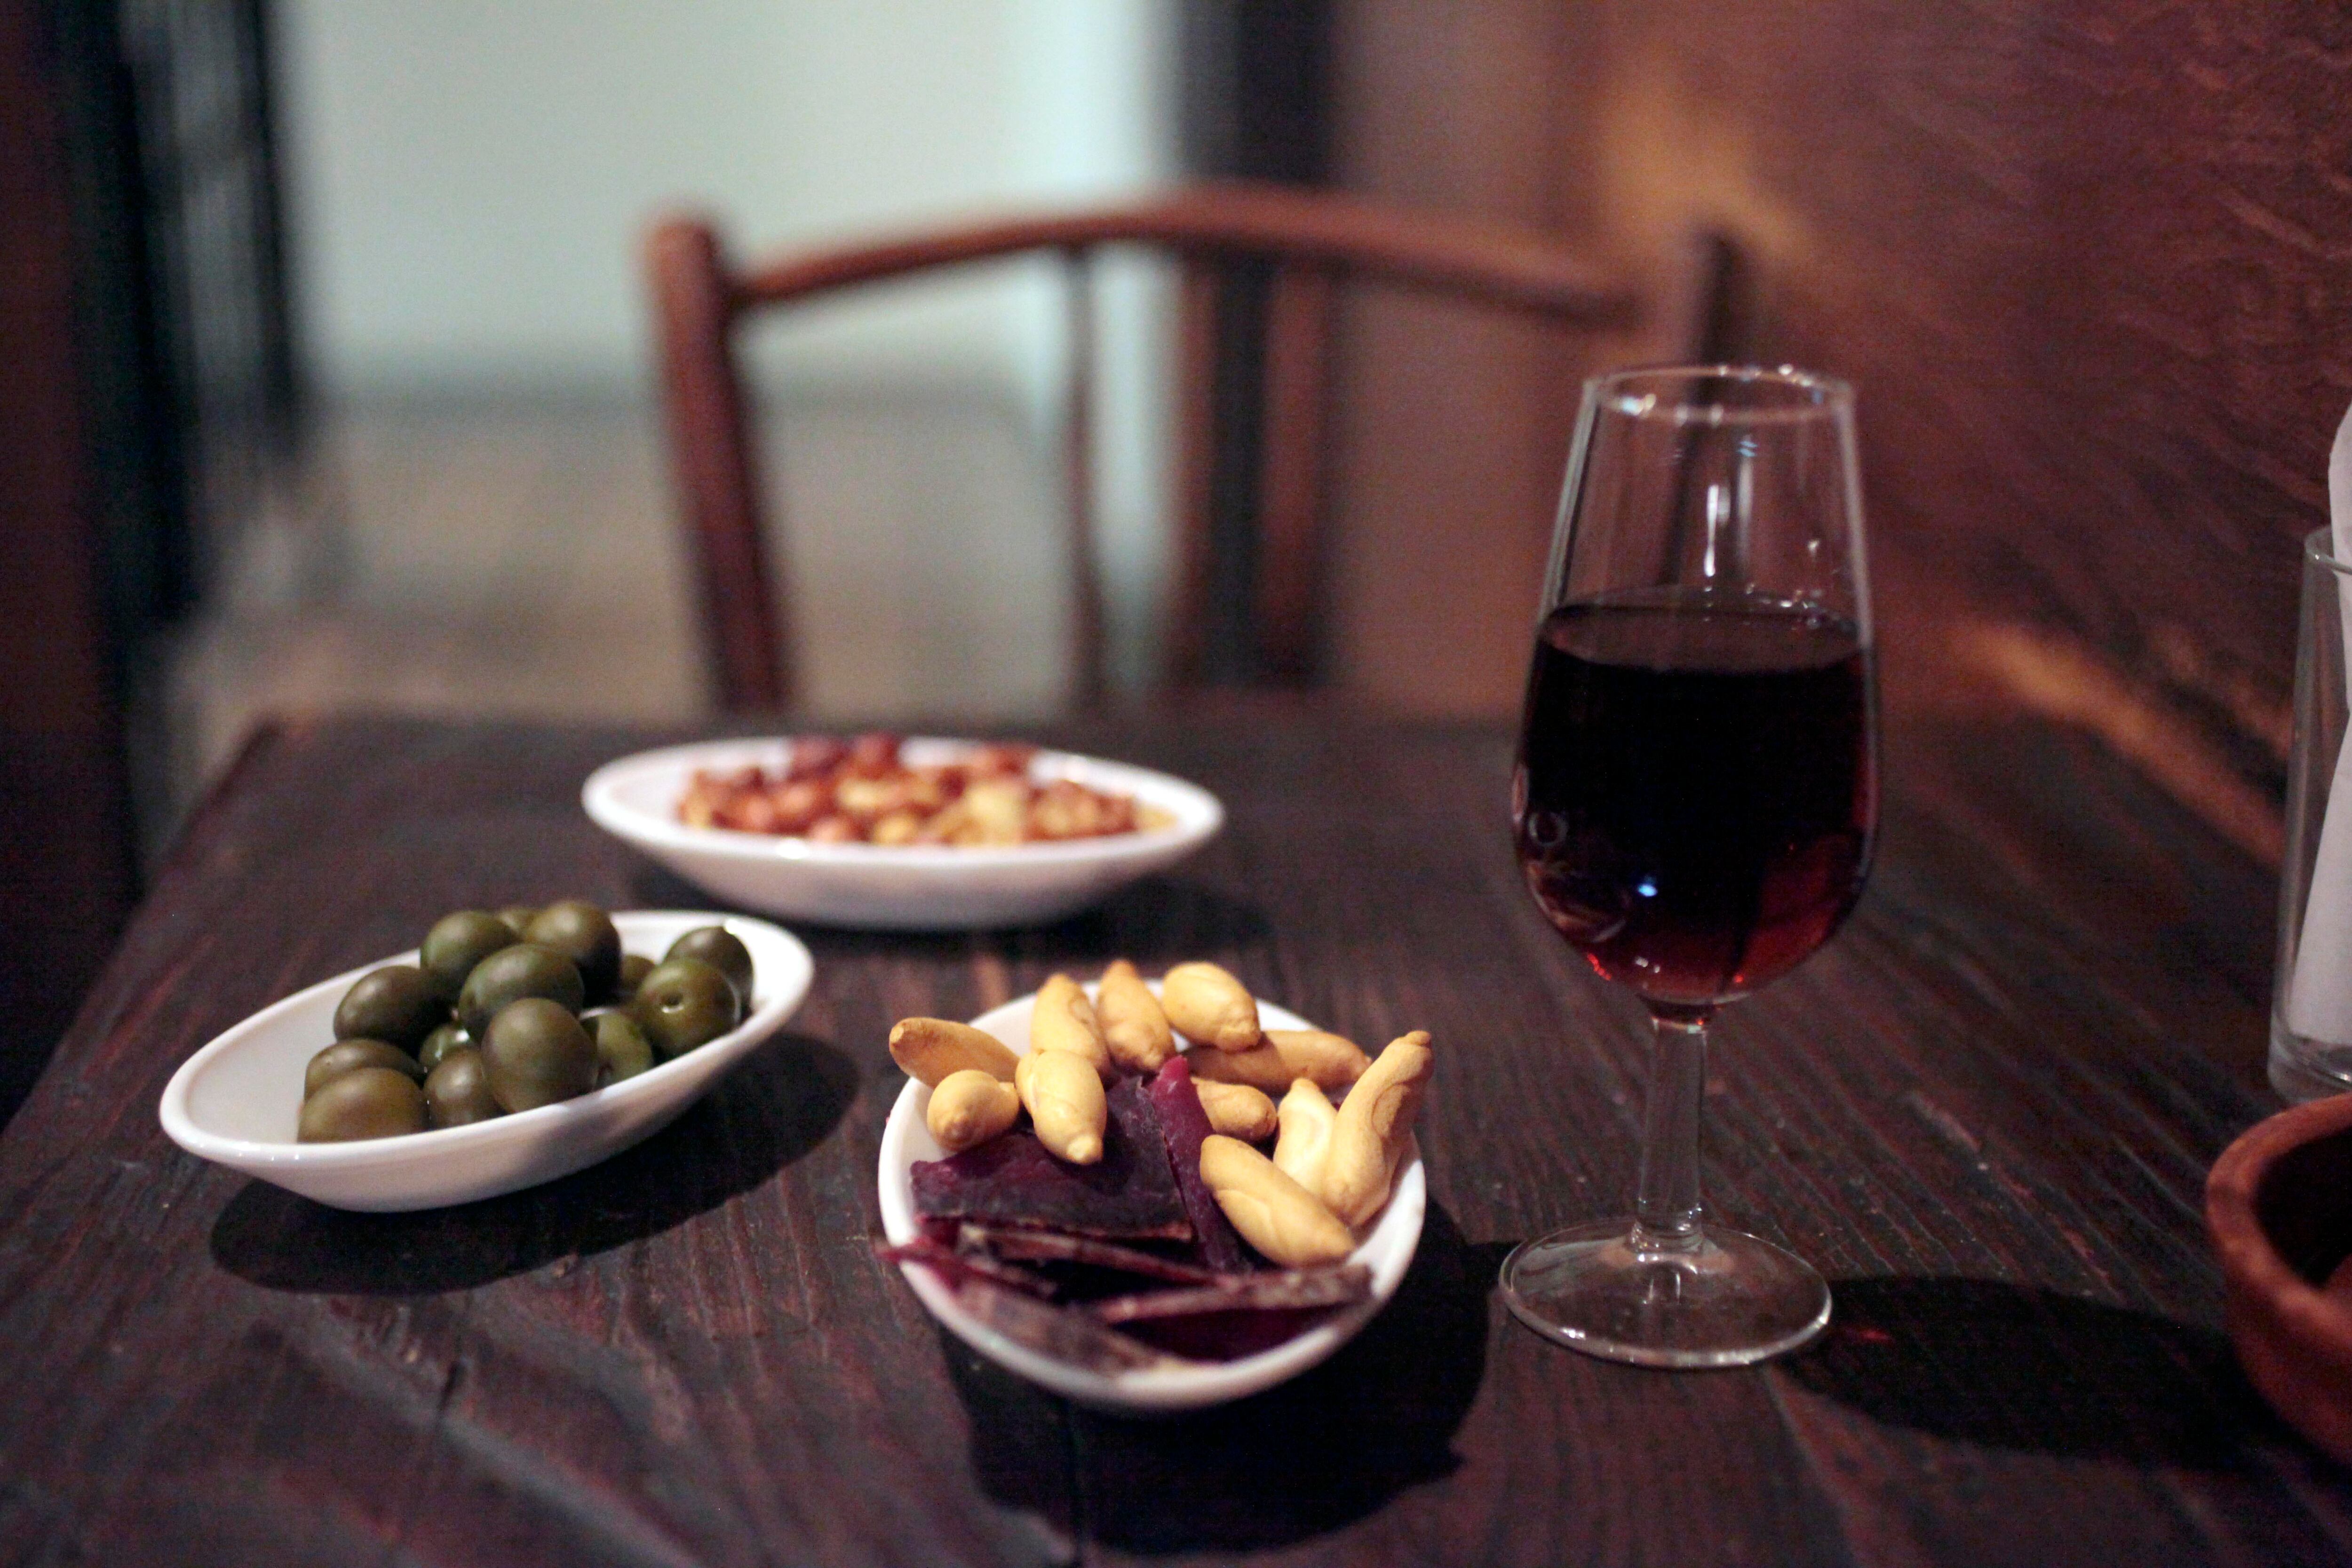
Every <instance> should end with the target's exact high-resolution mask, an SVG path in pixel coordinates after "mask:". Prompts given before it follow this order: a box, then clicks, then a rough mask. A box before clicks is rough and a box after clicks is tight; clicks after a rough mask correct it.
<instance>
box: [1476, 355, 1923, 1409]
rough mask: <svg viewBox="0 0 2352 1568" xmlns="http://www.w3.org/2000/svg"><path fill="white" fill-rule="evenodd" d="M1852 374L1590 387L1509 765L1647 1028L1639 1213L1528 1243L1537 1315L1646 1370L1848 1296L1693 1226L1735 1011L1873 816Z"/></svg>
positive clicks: (1805, 926) (1565, 892)
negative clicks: (1725, 1034)
mask: <svg viewBox="0 0 2352 1568" xmlns="http://www.w3.org/2000/svg"><path fill="white" fill-rule="evenodd" d="M1852 412H1853V398H1852V394H1851V392H1850V391H1849V390H1848V389H1847V388H1846V387H1845V386H1844V385H1843V384H1842V383H1838V382H1834V381H1831V380H1828V379H1826V378H1823V377H1819V376H1811V375H1805V374H1800V373H1797V372H1793V371H1788V370H1779V371H1764V370H1750V369H1741V368H1737V367H1728V366H1704V367H1697V368H1694V369H1688V370H1666V371H1633V372H1625V373H1621V374H1617V375H1613V376H1603V377H1601V378H1598V379H1597V380H1595V381H1593V382H1591V383H1588V384H1587V385H1586V388H1585V403H1584V409H1583V413H1582V416H1581V417H1580V420H1579V423H1578V428H1577V438H1576V446H1575V449H1574V451H1573V452H1572V454H1571V456H1570V466H1569V479H1568V486H1567V491H1566V494H1565V496H1564V498H1563V500H1562V501H1561V508H1560V521H1559V532H1558V534H1557V536H1556V538H1555V541H1554V545H1553V552H1552V565H1551V572H1550V576H1549V584H1548V586H1547V592H1546V599H1545V605H1546V608H1545V612H1544V615H1543V616H1542V619H1541V621H1540V623H1539V625H1538V628H1537V633H1536V639H1535V654H1534V659H1533V662H1532V665H1531V667H1530V669H1529V672H1528V695H1527V707H1526V710H1525V716H1524V720H1523V721H1522V725H1521V731H1520V745H1519V762H1518V768H1517V774H1516V776H1515V779H1514V782H1513V800H1512V821H1513V830H1514V834H1515V838H1516V847H1517V853H1518V858H1519V864H1520V867H1521V868H1522V869H1523V870H1524V872H1525V873H1526V877H1527V883H1528V891H1529V893H1530V894H1532V895H1533V897H1534V899H1535V902H1536V906H1537V907H1538V909H1539V910H1541V911H1542V912H1543V915H1544V918H1545V919H1546V920H1548V921H1549V922H1550V923H1551V925H1552V927H1553V928H1554V929H1555V930H1557V931H1559V933H1560V935H1561V936H1562V937H1563V938H1564V939H1566V941H1567V942H1569V944H1570V946H1571V947H1573V948H1574V949H1575V950H1576V951H1577V952H1580V953H1581V954H1582V955H1583V957H1584V958H1585V960H1586V962H1588V963H1591V966H1592V968H1593V970H1594V972H1595V973H1598V974H1600V975H1601V977H1602V978H1603V979H1605V980H1608V981H1610V982H1612V983H1613V984H1620V985H1622V986H1625V987H1626V988H1627V989H1629V990H1631V991H1632V992H1633V994H1636V995H1637V996H1639V997H1640V998H1641V999H1642V1001H1643V1003H1644V1005H1646V1006H1647V1007H1648V1008H1649V1011H1650V1015H1651V1017H1652V1020H1653V1023H1654V1026H1655V1030H1654V1032H1655V1049H1654V1054H1653V1058H1652V1063H1651V1081H1650V1092H1649V1100H1648V1104H1647V1107H1646V1111H1645V1116H1644V1124H1643V1153H1642V1165H1641V1173H1640V1178H1639V1182H1638V1184H1637V1195H1636V1198H1635V1203H1634V1214H1633V1216H1632V1217H1631V1218H1629V1219H1618V1220H1606V1221H1601V1222H1597V1223H1591V1224H1586V1225H1580V1226H1571V1227H1570V1228H1569V1229H1566V1230H1562V1231H1559V1232H1555V1233H1553V1234H1552V1235H1549V1236H1546V1237H1538V1239H1536V1240H1534V1241H1530V1242H1528V1243H1526V1244H1524V1245H1522V1246H1521V1247H1518V1248H1517V1250H1516V1251H1515V1252H1513V1253H1512V1255H1511V1257H1510V1258H1508V1259H1507V1260H1506V1262H1505V1263H1504V1266H1503V1273H1502V1287H1503V1295H1504V1300H1506V1301H1507V1303H1508V1304H1509V1305H1510V1308H1511V1310H1512V1311H1513V1312H1514V1313H1516V1314H1517V1316H1518V1317H1519V1318H1520V1320H1521V1321H1525V1322H1526V1323H1528V1325H1529V1326H1530V1327H1533V1328H1535V1329H1537V1330H1538V1331H1540V1332H1543V1333H1545V1334H1547V1335H1549V1336H1550V1337H1552V1338H1554V1339H1557V1340H1559V1341H1560V1342H1564V1343H1567V1344H1570V1345H1572V1346H1574V1347H1576V1348H1577V1349H1580V1350H1583V1351H1587V1352H1591V1353H1593V1354H1596V1355H1602V1356H1607V1357H1610V1358H1612V1359H1614V1360H1620V1361H1630V1362H1635V1363H1642V1364H1645V1365H1653V1366H1727V1365H1738V1364H1741V1363H1747V1362H1752V1361H1757V1360H1760V1359H1762V1358H1764V1357H1766V1356H1769V1355H1774V1354H1777V1353H1779V1352H1781V1351H1784V1350H1788V1349H1790V1348H1792V1347H1794V1346H1796V1345H1799V1344H1802V1343H1804V1342H1806V1341H1807V1340H1809V1339H1811V1337H1812V1336H1813V1335H1815V1334H1817V1333H1819V1332H1820V1331H1821V1330H1822V1326H1823V1325H1824V1324H1826V1323H1827V1322H1828V1321H1829V1311H1830V1298H1829V1289H1828V1287H1827V1286H1826V1285H1825V1284H1824V1283H1823V1282H1822V1279H1821V1276H1820V1275H1819V1274H1817V1273H1815V1272H1814V1271H1813V1269H1812V1268H1811V1267H1810V1266H1808V1265H1807V1264H1806V1263H1805V1262H1803V1260H1801V1258H1797V1257H1795V1256H1794V1255H1793V1254H1791V1253H1789V1252H1788V1251H1786V1250H1784V1249H1782V1248H1780V1247H1776V1246H1774V1245H1772V1244H1771V1243H1769V1242H1767V1241H1764V1240H1762V1239H1760V1238H1759V1237H1753V1236H1748V1235H1745V1234H1743V1233H1741V1232H1738V1231H1734V1230H1728V1229H1724V1228H1721V1227H1719V1226H1708V1225H1704V1224H1702V1223H1701V1216H1702V1212H1703V1205H1702V1204H1701V1202H1700V1198H1699V1186H1698V1133H1699V1121H1700V1110H1701V1100H1702V1093H1703V1086H1704V1084H1705V1079H1706V1025H1707V1023H1708V1020H1709V1019H1710V1018H1711V1017H1712V1016H1713V1014H1714V1012H1715V1009H1716V1008H1717V1007H1718V1006H1720V1005H1723V1004H1725V1003H1727V1002H1730V1001H1734V1000H1736V999H1738V998H1739V997H1741V996H1745V995H1747V994H1748V993H1750V992H1752V991H1754V990H1756V989H1758V988H1759V987H1760V986H1763V985H1766V984H1770V983H1771V982H1772V981H1774V980H1776V979H1778V978H1779V977H1780V976H1781V975H1783V974H1785V973H1788V972H1789V971H1790V970H1791V969H1793V968H1795V967H1796V966H1797V965H1798V964H1800V963H1803V962H1804V961H1805V959H1806V958H1808V957H1810V956H1811V954H1812V953H1813V952H1815V951H1816V950H1818V949H1819V948H1820V947H1821V946H1822V944H1823V943H1824V942H1828V941H1829V940H1830V938H1831V936H1832V934H1833V933H1834V932H1835V931H1837V928H1838V926H1839V925H1840V923H1841V922H1843V921H1844V919H1845V917H1846V914H1847V913H1848V911H1849V910H1852V909H1853V904H1854V900H1856V899H1857V898H1859V897H1860V896H1861V893H1862V889H1863V882H1864V877H1865V875H1866V873H1867V871H1868V868H1869V864H1870V852H1871V844H1872V834H1873V830H1874V824H1875V818H1876V805H1877V774H1876V751H1875V743H1874V711H1875V708H1874V698H1873V685H1872V662H1871V652H1870V634H1869V613H1868V596H1867V593H1866V590H1865V587H1864V572H1863V557H1862V518H1861V507H1860V499H1859V489H1858V487H1857V485H1856V483H1855V478H1854V468H1853V420H1852Z"/></svg>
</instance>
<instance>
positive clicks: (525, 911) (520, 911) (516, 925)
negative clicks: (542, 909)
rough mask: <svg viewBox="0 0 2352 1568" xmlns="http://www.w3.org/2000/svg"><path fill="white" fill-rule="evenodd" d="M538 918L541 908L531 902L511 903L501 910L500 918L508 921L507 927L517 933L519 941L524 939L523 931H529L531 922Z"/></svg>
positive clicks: (516, 937) (516, 938) (516, 936)
mask: <svg viewBox="0 0 2352 1568" xmlns="http://www.w3.org/2000/svg"><path fill="white" fill-rule="evenodd" d="M538 918H539V910H538V908H537V907H536V906H534V905H531V904H509V905H508V906H507V907H506V908H505V909H502V910H499V919H500V920H502V921H506V922H507V929H508V930H509V931H512V932H514V933H515V940H516V941H517V942H520V941H521V940H522V933H523V932H524V931H529V930H530V922H531V921H535V920H537V919H538Z"/></svg>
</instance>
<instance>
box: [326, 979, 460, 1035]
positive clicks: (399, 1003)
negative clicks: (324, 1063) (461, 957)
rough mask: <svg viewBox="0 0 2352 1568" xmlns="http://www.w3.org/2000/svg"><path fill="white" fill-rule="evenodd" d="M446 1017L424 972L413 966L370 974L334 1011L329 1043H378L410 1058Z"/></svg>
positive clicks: (361, 980)
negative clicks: (333, 1030) (353, 1041)
mask: <svg viewBox="0 0 2352 1568" xmlns="http://www.w3.org/2000/svg"><path fill="white" fill-rule="evenodd" d="M448 1016H449V1009H448V1008H447V1007H446V1006H445V1005H443V1004H442V1001H441V998H439V997H438V996H436V995H435V994H433V987H432V984H430V983H429V982H428V981H426V980H425V971H423V970H421V969H419V968H417V967H416V966H415V964H413V963H387V964H385V965H384V966H383V968H382V969H375V970H370V971H369V972H368V973H365V974H362V975H361V976H360V978H359V983H358V984H355V985H353V986H352V988H351V989H350V990H349V991H347V992H345V993H344V994H343V999H342V1001H341V1003H340V1004H339V1005H337V1006H336V1008H335V1038H337V1039H339V1040H382V1041H383V1042H385V1043H386V1044H387V1045H394V1046H397V1047H400V1048H401V1049H402V1050H404V1051H406V1052H408V1053H410V1054H411V1055H414V1054H415V1051H416V1047H419V1046H421V1045H423V1044H424V1043H425V1036H427V1035H429V1034H431V1033H432V1032H433V1027H434V1026H435V1025H436V1024H439V1023H442V1022H444V1021H445V1020H446V1019H447V1017H448Z"/></svg>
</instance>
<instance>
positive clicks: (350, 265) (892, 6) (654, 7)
mask: <svg viewBox="0 0 2352 1568" xmlns="http://www.w3.org/2000/svg"><path fill="white" fill-rule="evenodd" d="M282 15H283V19H284V24H285V26H284V29H283V52H284V65H285V70H284V76H285V86H286V89H287V91H286V97H287V100H288V106H289V132H290V134H289V154H290V157H289V162H290V164H291V169H292V174H293V190H292V198H293V213H294V219H295V223H296V226H297V227H296V243H297V252H296V266H297V273H298V279H299V294H300V300H301V305H302V309H303V320H304V325H305V328H306V330H307V331H308V334H309V342H310V346H311V348H312V351H313V356H314V359H315V361H316V364H317V368H318V370H319V372H320V374H321V376H322V378H323V380H324V382H325V384H326V385H327V386H328V387H329V388H330V390H332V391H338V392H361V393H365V392H374V391H383V390H408V389H411V388H418V389H425V390H446V389H460V388H469V387H470V388H480V389H498V388H502V387H509V386H513V385H516V384H522V385H532V384H538V385H551V386H560V387H563V388H565V389H567V390H569V389H580V388H602V389H628V390H631V391H635V390H636V389H638V388H640V387H642V386H643V384H644V363H645V359H644V348H643V344H644V338H645V331H644V321H645V317H644V309H643V291H642V289H641V285H640V282H639V279H638V276H637V271H636V245H637V240H638V237H639V236H640V234H641V233H642V231H643V228H644V226H645V224H646V220H647V219H648V217H650V216H652V215H653V214H655V213H656V212H657V211H660V210H662V209H663V208H665V207H668V206H672V205H678V204H680V203H681V202H683V203H686V204H688V205H698V206H701V207H704V208H706V209H708V210H709V211H711V212H713V213H714V214H716V215H717V216H719V218H721V219H722V220H723V221H724V223H725V224H726V226H727V227H728V230H729V232H730V235H731V236H732V237H734V239H735V241H736V243H737V247H738V249H739V250H741V251H752V252H757V251H761V250H765V249H771V248H773V247H777V246H780V245H784V244H789V243H795V242H805V241H812V240H824V239H831V238H836V237H845V236H849V235H856V234H858V233H862V232H867V231H870V230H872V229H874V228H877V227H883V226H892V225H897V224H923V223H929V222H934V221H937V220H938V219H940V218H941V217H943V216H949V215H952V214H955V213H959V212H967V211H972V210H975V209H986V208H990V207H993V206H1000V205H1015V204H1022V205H1034V204H1035V203H1038V202H1041V201H1069V200H1077V199H1083V198H1085V197H1087V196H1092V195H1102V194H1104V193H1107V192H1115V191H1121V190H1132V189H1136V188H1139V187H1142V186H1146V185H1149V184H1154V183H1156V182H1160V181H1162V180H1165V179H1166V178H1168V177H1169V176H1170V174H1171V171H1172V168H1173V163H1174V152H1173V149H1174V141H1175V136H1174V128H1173V108H1172V103H1173V93H1172V84H1171V80H1170V76H1171V64H1172V58H1173V48H1172V39H1171V26H1172V24H1171V17H1170V16H1169V14H1168V0H690V3H689V0H288V3H287V4H285V5H284V6H283V7H282ZM1001 307H1002V301H1001V300H999V301H997V302H995V303H992V304H976V303H972V302H971V300H969V299H967V300H965V301H964V302H963V303H962V304H961V305H960V306H959V305H957V304H955V303H953V302H949V303H944V304H942V303H936V302H935V303H932V304H931V305H930V306H929V309H928V310H924V311H922V312H920V315H922V316H925V317H929V318H930V319H929V320H915V321H906V322H904V323H902V324H898V325H897V326H883V327H877V328H870V329H868V330H866V331H863V332H857V331H849V330H847V329H841V330H840V331H836V332H835V333H833V334H830V335H827V334H824V333H817V334H814V342H812V343H811V345H810V347H809V349H808V350H807V351H806V352H805V353H803V355H802V356H801V358H802V363H803V364H804V365H805V366H806V367H808V368H809V369H811V370H831V371H837V372H840V373H843V374H873V373H875V372H877V371H884V372H896V371H898V370H901V369H906V368H909V367H912V366H915V365H918V364H919V365H922V366H932V365H936V364H937V363H939V362H940V358H941V355H942V352H943V350H944V351H945V356H946V358H947V359H948V360H949V361H950V364H951V365H957V364H960V365H961V368H964V369H967V370H970V369H973V368H981V369H984V370H996V369H1001V368H1002V367H1003V366H1004V365H1005V364H1006V363H1008V361H1009V359H1011V358H1020V359H1024V360H1025V359H1028V358H1030V357H1032V356H1034V354H1035V353H1037V345H1036V342H1035V338H1036V335H1037V333H1038V331H1040V330H1042V329H1041V327H1040V324H1039V323H1040V322H1041V321H1043V319H1044V316H1045V313H1046V312H1045V311H1043V310H1039V311H1036V312H1034V319H1031V320H1027V321H1023V322H1021V323H1019V324H1017V325H1016V324H1013V323H1008V322H1006V321H1003V310H1002V308H1001ZM927 374H928V372H927Z"/></svg>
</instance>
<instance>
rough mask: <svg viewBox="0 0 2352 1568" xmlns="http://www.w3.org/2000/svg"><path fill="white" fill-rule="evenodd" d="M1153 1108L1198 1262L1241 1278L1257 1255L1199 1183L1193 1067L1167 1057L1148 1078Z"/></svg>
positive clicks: (1202, 1123) (1202, 1117)
mask: <svg viewBox="0 0 2352 1568" xmlns="http://www.w3.org/2000/svg"><path fill="white" fill-rule="evenodd" d="M1150 1099H1151V1106H1152V1109H1153V1110H1157V1111H1158V1112H1159V1113H1160V1135H1161V1137H1162V1138H1163V1139H1164V1140H1165V1141H1166V1145H1167V1150H1168V1163H1169V1166H1170V1168H1171V1170H1173V1171H1174V1172H1175V1175H1176V1188H1177V1191H1178V1192H1179V1193H1181V1194H1182V1196H1183V1203H1184V1214H1185V1217H1186V1218H1187V1219H1189V1220H1190V1221H1191V1222H1192V1235H1193V1237H1194V1239H1195V1240H1196V1241H1197V1243H1198V1244H1199V1247H1200V1250H1201V1261H1202V1263H1205V1264H1207V1265H1208V1266H1209V1267H1210V1268H1213V1269H1215V1270H1216V1271H1217V1272H1218V1273H1220V1274H1242V1273H1246V1272H1250V1271H1252V1270H1254V1269H1255V1268H1257V1259H1256V1256H1255V1254H1254V1253H1252V1252H1251V1251H1250V1249H1249V1248H1248V1247H1244V1246H1243V1245H1242V1238H1241V1237H1240V1235H1239V1234H1238V1233H1237V1232H1236V1231H1235V1230H1234V1227H1233V1222H1232V1221H1230V1220H1228V1219H1226V1218H1225V1211H1224V1210H1223V1209H1221V1208H1219V1207H1218V1206H1217V1199H1216V1194H1213V1193H1212V1192H1210V1191H1209V1184H1208V1183H1206V1182H1204V1181H1202V1179H1201V1141H1202V1139H1204V1138H1206V1137H1207V1136H1208V1135H1209V1113H1208V1112H1207V1111H1205V1110H1202V1109H1201V1095H1200V1091H1199V1090H1198V1089H1194V1088H1193V1087H1192V1068H1191V1066H1190V1065H1188V1064H1187V1063H1186V1062H1185V1060H1184V1058H1182V1057H1171V1058H1169V1060H1168V1064H1167V1065H1166V1066H1165V1067H1162V1068H1160V1076H1159V1077H1157V1078H1155V1079H1152V1080H1151V1088H1150Z"/></svg>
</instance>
